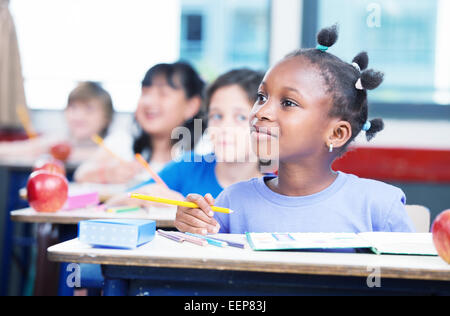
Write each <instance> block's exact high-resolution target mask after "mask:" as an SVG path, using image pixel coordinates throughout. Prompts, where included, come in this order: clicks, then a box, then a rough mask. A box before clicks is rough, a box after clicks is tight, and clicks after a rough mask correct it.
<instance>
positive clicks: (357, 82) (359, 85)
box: [355, 78, 364, 90]
mask: <svg viewBox="0 0 450 316" xmlns="http://www.w3.org/2000/svg"><path fill="white" fill-rule="evenodd" d="M355 88H356V89H358V90H364V87H363V86H362V82H361V78H358V81H356V83H355Z"/></svg>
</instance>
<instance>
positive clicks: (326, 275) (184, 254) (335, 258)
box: [48, 235, 450, 295]
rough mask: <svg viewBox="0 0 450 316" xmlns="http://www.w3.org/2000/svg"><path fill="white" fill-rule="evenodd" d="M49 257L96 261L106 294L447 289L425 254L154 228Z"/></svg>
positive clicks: (444, 274) (75, 245) (449, 274)
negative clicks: (247, 242) (191, 236)
mask: <svg viewBox="0 0 450 316" xmlns="http://www.w3.org/2000/svg"><path fill="white" fill-rule="evenodd" d="M228 237H234V238H240V239H242V240H244V237H243V236H240V235H229V236H228ZM48 258H49V260H51V261H60V262H74V263H95V264H102V265H103V266H102V269H103V274H104V277H105V288H104V294H105V295H126V294H131V295H135V294H154V295H177V294H182V295H195V294H200V295H280V294H281V295H288V294H317V293H321V294H333V293H334V294H345V293H347V294H352V293H353V294H382V293H388V294H442V293H444V294H450V265H448V264H447V263H445V262H444V261H443V260H442V259H440V258H439V257H428V256H392V255H389V256H384V255H374V254H357V253H319V252H278V251H277V252H268V251H264V252H256V251H252V250H251V249H238V248H231V247H229V248H218V247H214V246H211V245H208V246H206V247H200V246H196V245H193V244H189V243H182V244H178V243H176V242H174V241H171V240H168V239H166V238H163V237H161V236H159V235H157V236H155V239H154V240H153V241H151V242H150V243H148V244H146V245H143V246H142V247H140V248H138V249H135V250H118V249H101V248H93V247H90V246H87V245H84V244H82V243H80V242H79V241H78V240H76V239H74V240H70V241H67V242H64V243H61V244H58V245H55V246H52V247H50V248H48ZM374 269H379V270H377V271H379V272H380V273H381V275H380V277H381V279H380V280H381V287H379V288H372V287H368V285H367V284H368V283H367V278H368V277H369V276H370V275H371V273H373V272H374V271H375V270H374Z"/></svg>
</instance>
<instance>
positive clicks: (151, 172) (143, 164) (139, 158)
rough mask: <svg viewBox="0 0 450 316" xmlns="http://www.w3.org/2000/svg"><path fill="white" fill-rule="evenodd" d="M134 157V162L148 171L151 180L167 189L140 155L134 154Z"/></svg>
mask: <svg viewBox="0 0 450 316" xmlns="http://www.w3.org/2000/svg"><path fill="white" fill-rule="evenodd" d="M135 157H136V160H137V161H138V162H139V163H140V164H141V165H142V166H143V167H144V168H145V169H146V170H147V171H148V173H150V175H151V176H152V178H153V180H155V182H156V183H159V184H160V185H162V186H164V187H166V188H167V189H168V188H169V187H168V186H167V184H166V183H165V182H164V181H163V179H161V178H160V177H159V176H158V174H157V173H156V172H155V171H153V169H152V168H151V167H150V165H149V164H148V163H147V161H145V159H144V157H142V155H141V154H136V155H135Z"/></svg>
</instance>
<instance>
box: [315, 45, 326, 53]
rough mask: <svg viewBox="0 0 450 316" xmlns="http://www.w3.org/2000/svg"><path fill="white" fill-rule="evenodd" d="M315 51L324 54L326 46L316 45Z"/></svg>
mask: <svg viewBox="0 0 450 316" xmlns="http://www.w3.org/2000/svg"><path fill="white" fill-rule="evenodd" d="M316 49H318V50H320V51H322V52H326V51H327V50H328V46H324V45H320V44H317V46H316Z"/></svg>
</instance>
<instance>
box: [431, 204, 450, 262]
mask: <svg viewBox="0 0 450 316" xmlns="http://www.w3.org/2000/svg"><path fill="white" fill-rule="evenodd" d="M431 233H432V235H433V243H434V246H435V247H436V250H437V252H438V254H439V256H440V257H441V258H442V259H444V261H445V262H447V263H449V264H450V210H445V211H443V212H442V213H441V214H439V215H438V216H437V217H436V219H435V220H434V222H433V226H432V227H431Z"/></svg>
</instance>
